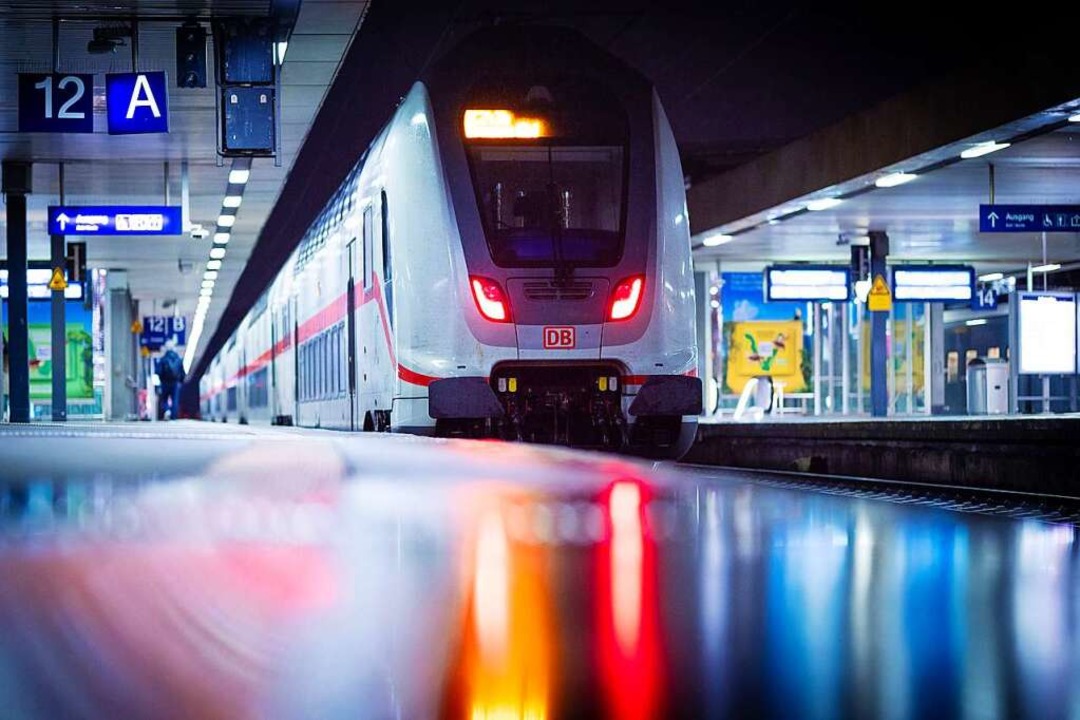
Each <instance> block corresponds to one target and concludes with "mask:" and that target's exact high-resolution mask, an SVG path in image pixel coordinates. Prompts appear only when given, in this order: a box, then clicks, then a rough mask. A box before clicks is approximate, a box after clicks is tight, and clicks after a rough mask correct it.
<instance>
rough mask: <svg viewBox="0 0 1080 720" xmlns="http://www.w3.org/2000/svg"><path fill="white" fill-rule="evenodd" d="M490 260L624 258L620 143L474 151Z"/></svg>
mask: <svg viewBox="0 0 1080 720" xmlns="http://www.w3.org/2000/svg"><path fill="white" fill-rule="evenodd" d="M469 156H470V160H471V162H472V168H473V174H474V179H475V182H476V187H477V197H478V199H479V203H480V214H481V217H482V219H483V222H484V227H485V232H486V233H487V239H488V245H489V246H490V248H491V253H492V257H493V258H494V260H495V262H496V263H497V264H498V265H502V266H505V267H523V266H554V265H558V264H561V263H570V264H576V265H588V266H601V267H607V266H611V265H614V264H616V263H617V262H618V261H619V258H620V256H621V255H622V219H623V196H624V184H625V172H624V169H623V148H622V147H621V146H617V147H612V146H579V147H562V146H557V147H556V146H546V147H514V146H506V145H499V146H471V147H469Z"/></svg>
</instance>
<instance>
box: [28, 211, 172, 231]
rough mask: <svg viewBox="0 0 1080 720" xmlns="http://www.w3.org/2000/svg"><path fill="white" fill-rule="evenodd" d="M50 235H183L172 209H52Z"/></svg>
mask: <svg viewBox="0 0 1080 720" xmlns="http://www.w3.org/2000/svg"><path fill="white" fill-rule="evenodd" d="M49 234H50V235H181V234H183V223H182V222H181V212H180V207H178V206H172V205H96V206H81V207H70V206H61V205H50V206H49Z"/></svg>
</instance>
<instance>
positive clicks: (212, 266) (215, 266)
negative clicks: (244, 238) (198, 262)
mask: <svg viewBox="0 0 1080 720" xmlns="http://www.w3.org/2000/svg"><path fill="white" fill-rule="evenodd" d="M206 269H207V270H220V269H221V260H219V259H217V258H214V259H213V260H207V261H206Z"/></svg>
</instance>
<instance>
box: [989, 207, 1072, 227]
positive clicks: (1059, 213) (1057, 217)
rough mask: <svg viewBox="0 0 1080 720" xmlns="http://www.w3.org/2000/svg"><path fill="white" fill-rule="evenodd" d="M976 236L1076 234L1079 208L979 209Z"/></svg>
mask: <svg viewBox="0 0 1080 720" xmlns="http://www.w3.org/2000/svg"><path fill="white" fill-rule="evenodd" d="M979 232H984V233H991V232H999V233H1000V232H1074V233H1080V205H980V206H979Z"/></svg>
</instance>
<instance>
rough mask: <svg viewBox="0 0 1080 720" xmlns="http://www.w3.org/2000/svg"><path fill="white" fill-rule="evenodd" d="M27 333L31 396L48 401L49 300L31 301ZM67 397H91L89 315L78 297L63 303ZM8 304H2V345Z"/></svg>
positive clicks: (49, 374) (6, 332)
mask: <svg viewBox="0 0 1080 720" xmlns="http://www.w3.org/2000/svg"><path fill="white" fill-rule="evenodd" d="M27 305H28V308H29V309H28V317H27V319H28V324H27V334H28V335H29V339H30V348H29V356H30V399H31V400H32V401H33V400H49V399H50V398H51V397H52V368H53V351H52V330H51V328H52V323H51V317H52V307H51V303H49V302H30V303H27ZM65 312H66V325H67V348H66V350H65V358H66V360H67V396H68V400H91V399H93V398H94V361H93V347H92V338H91V335H90V328H91V315H90V311H89V310H87V309H86V308H85V306H84V305H83V302H82V301H81V300H70V301H68V302H67V303H66V307H65ZM7 314H8V307H7V303H6V302H5V303H4V318H3V332H4V339H5V346H6V344H7V338H8V317H7Z"/></svg>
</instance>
